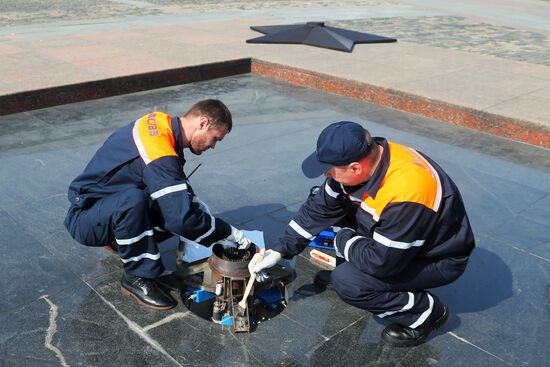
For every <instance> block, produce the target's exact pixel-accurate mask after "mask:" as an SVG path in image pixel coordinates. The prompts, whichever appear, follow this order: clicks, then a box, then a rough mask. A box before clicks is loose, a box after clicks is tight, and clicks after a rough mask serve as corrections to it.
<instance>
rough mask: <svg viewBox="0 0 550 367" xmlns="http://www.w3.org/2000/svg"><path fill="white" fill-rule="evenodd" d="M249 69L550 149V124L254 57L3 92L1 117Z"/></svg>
mask: <svg viewBox="0 0 550 367" xmlns="http://www.w3.org/2000/svg"><path fill="white" fill-rule="evenodd" d="M248 73H252V74H255V75H261V76H265V77H268V78H271V79H275V80H280V81H284V82H287V83H291V84H295V85H300V86H304V87H308V88H313V89H318V90H322V91H325V92H329V93H335V94H339V95H342V96H345V97H349V98H354V99H359V100H362V101H368V102H371V103H374V104H378V105H382V106H387V107H391V108H395V109H397V110H401V111H406V112H411V113H414V114H417V115H421V116H425V117H429V118H433V119H436V120H439V121H443V122H447V123H450V124H454V125H458V126H463V127H468V128H471V129H475V130H478V131H482V132H485V133H489V134H492V135H497V136H501V137H504V138H507V139H510V140H514V141H519V142H523V143H527V144H531V145H535V146H537V147H541V148H547V149H550V128H548V127H546V126H542V125H537V124H534V123H532V122H529V121H523V120H519V119H514V118H509V117H504V116H499V115H496V114H492V113H488V112H483V111H479V110H474V109H471V108H466V107H461V106H457V105H453V104H450V103H446V102H442V101H437V100H433V99H429V98H426V97H421V96H417V95H414V94H410V93H406V92H400V91H398V90H395V89H391V88H384V87H380V86H376V85H372V84H368V83H361V82H357V81H353V80H348V79H344V78H339V77H334V76H330V75H327V74H322V73H317V72H313V71H310V70H305V69H299V68H295V67H290V66H286V65H281V64H275V63H270V62H266V61H262V60H258V59H253V58H252V59H251V58H244V59H237V60H229V61H222V62H216V63H210V64H203V65H197V66H186V67H181V68H176V69H168V70H161V71H155V72H149V73H143V74H135V75H129V76H123V77H118V78H111V79H103V80H96V81H90V82H84V83H77V84H70V85H63V86H58V87H51V88H44V89H38V90H34V91H27V92H20V93H14V94H8V95H4V96H0V116H1V115H8V114H12V113H17V112H24V111H30V110H35V109H39V108H46V107H52V106H58V105H62V104H67V103H74V102H82V101H87V100H92V99H99V98H105V97H112V96H117V95H122V94H127V93H135V92H141V91H145V90H151V89H156V88H163V87H169V86H174V85H181V84H187V83H193V82H198V81H203V80H211V79H216V78H222V77H227V76H233V75H239V74H248Z"/></svg>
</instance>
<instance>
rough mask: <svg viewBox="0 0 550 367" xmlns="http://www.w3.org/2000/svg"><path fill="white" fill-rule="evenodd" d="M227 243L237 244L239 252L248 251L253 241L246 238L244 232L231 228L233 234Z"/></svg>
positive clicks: (228, 237)
mask: <svg viewBox="0 0 550 367" xmlns="http://www.w3.org/2000/svg"><path fill="white" fill-rule="evenodd" d="M226 240H227V241H230V242H233V243H236V244H237V246H235V247H238V248H239V250H246V249H247V248H249V247H250V244H251V243H252V241H250V240H249V239H248V238H246V237H245V236H244V233H243V231H241V230H239V229H237V228H235V227H233V226H231V234H230V235H229V236H227V238H226Z"/></svg>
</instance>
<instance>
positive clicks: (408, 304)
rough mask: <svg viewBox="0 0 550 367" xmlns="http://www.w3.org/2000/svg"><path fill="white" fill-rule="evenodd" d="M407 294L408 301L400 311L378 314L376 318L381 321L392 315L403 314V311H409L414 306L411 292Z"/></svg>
mask: <svg viewBox="0 0 550 367" xmlns="http://www.w3.org/2000/svg"><path fill="white" fill-rule="evenodd" d="M407 293H408V295H409V301H408V302H407V304H406V305H405V306H403V308H401V309H400V310H395V311H388V312H384V313H381V314H378V315H376V316H378V317H380V318H381V319H383V318H384V317H386V316H390V315H393V314H394V313H398V312H405V311H408V310H410V309H411V308H412V307H413V306H414V293H411V292H407Z"/></svg>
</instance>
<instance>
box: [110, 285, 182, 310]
mask: <svg viewBox="0 0 550 367" xmlns="http://www.w3.org/2000/svg"><path fill="white" fill-rule="evenodd" d="M120 290H121V291H122V293H124V294H126V295H128V296H130V297H132V298H133V299H135V300H136V301H138V303H140V304H141V305H143V306H145V307H149V308H152V309H153V310H158V311H167V310H171V309H173V308H174V307H176V306H177V305H178V303H177V302H176V303H175V304H173V305H170V306H155V305H152V304H149V303H146V302H144V301H143V300H142V299H140V298H139V297H138V296H136V295H135V294H134V293H132V292H131V291H129V290H128V289H126V288H124V287H122V286H121V287H120Z"/></svg>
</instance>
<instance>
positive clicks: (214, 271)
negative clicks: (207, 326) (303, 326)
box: [168, 243, 293, 332]
mask: <svg viewBox="0 0 550 367" xmlns="http://www.w3.org/2000/svg"><path fill="white" fill-rule="evenodd" d="M259 251H260V249H259V248H258V247H257V246H256V245H251V246H250V248H249V249H246V250H239V249H237V248H233V247H224V246H222V245H221V244H219V243H217V244H214V245H213V247H212V255H211V256H210V257H209V258H208V259H203V260H199V261H196V262H193V263H180V264H178V270H177V271H176V272H174V273H173V274H172V276H173V277H176V278H177V281H179V283H180V285H179V286H178V287H177V288H179V289H180V291H181V298H182V301H183V303H184V304H185V305H186V306H187V308H188V309H189V310H190V311H191V312H193V313H195V314H197V315H198V316H200V317H202V318H205V319H207V320H211V321H213V322H215V323H217V324H220V325H221V327H222V328H228V329H230V330H232V331H234V332H250V331H251V330H253V329H254V328H255V327H256V326H257V325H258V324H259V323H261V322H262V321H265V320H268V319H270V318H271V317H273V316H275V315H277V314H278V313H280V312H281V311H282V310H283V309H284V308H285V307H286V305H287V302H288V300H287V298H286V285H287V284H288V283H289V282H290V281H291V280H292V277H293V272H291V271H288V270H287V269H285V268H284V267H282V266H279V265H276V266H274V267H273V268H271V269H269V270H268V273H269V275H270V280H269V281H268V282H267V283H257V282H256V283H254V280H251V279H250V273H249V271H248V263H249V262H250V260H252V257H253V256H254V254H255V253H256V252H259ZM178 258H180V259H181V256H180V254H178ZM249 282H250V283H254V284H250V285H249V287H250V291H249V293H248V294H247V292H246V288H247V283H249ZM168 283H171V286H172V287H173V284H174V280H172V281H169V282H168ZM181 283H182V284H181ZM245 298H246V299H245ZM239 302H241V307H239ZM243 305H244V306H246V307H243Z"/></svg>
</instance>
